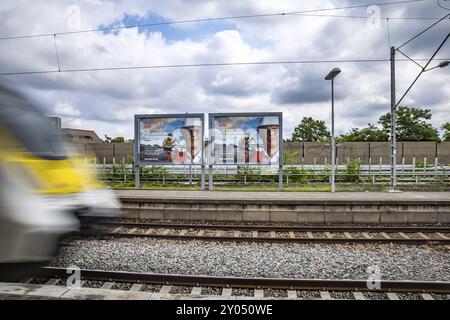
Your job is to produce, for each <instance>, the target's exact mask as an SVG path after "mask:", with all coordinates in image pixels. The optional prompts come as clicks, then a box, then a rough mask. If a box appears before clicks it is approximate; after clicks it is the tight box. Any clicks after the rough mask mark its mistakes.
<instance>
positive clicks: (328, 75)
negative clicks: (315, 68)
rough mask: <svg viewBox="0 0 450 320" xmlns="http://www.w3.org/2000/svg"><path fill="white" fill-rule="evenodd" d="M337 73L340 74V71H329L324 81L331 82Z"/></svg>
mask: <svg viewBox="0 0 450 320" xmlns="http://www.w3.org/2000/svg"><path fill="white" fill-rule="evenodd" d="M339 73H341V69H339V68H334V69H333V70H331V71H330V73H328V74H327V76H326V77H325V80H333V79H334V78H335V77H336V76H337V75H338V74H339Z"/></svg>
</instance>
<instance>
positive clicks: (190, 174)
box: [189, 164, 192, 186]
mask: <svg viewBox="0 0 450 320" xmlns="http://www.w3.org/2000/svg"><path fill="white" fill-rule="evenodd" d="M189 185H190V186H192V165H191V164H190V165H189Z"/></svg>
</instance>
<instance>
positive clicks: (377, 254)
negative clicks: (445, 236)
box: [51, 238, 450, 281]
mask: <svg viewBox="0 0 450 320" xmlns="http://www.w3.org/2000/svg"><path fill="white" fill-rule="evenodd" d="M449 262H450V252H449V251H448V250H447V249H445V248H444V247H436V248H433V249H431V250H430V249H429V248H425V247H421V246H407V247H406V246H398V245H391V246H389V245H384V246H383V247H382V248H380V247H379V246H377V245H365V246H364V247H361V246H357V245H342V246H341V247H339V248H338V247H336V246H333V245H321V246H320V247H318V248H316V247H314V246H309V245H301V246H299V247H293V246H289V245H287V246H277V247H273V246H272V245H270V244H267V243H258V244H257V245H256V246H250V245H249V244H248V243H247V244H245V243H237V244H234V243H223V244H219V243H217V242H215V243H214V244H213V243H209V242H203V241H170V242H169V241H165V240H154V239H142V238H115V239H82V240H74V241H72V246H68V247H64V248H62V249H61V251H60V254H59V255H58V256H57V257H56V258H55V259H54V260H53V261H52V262H51V265H52V266H58V267H67V266H70V265H76V266H78V267H80V268H82V269H101V270H115V271H134V272H149V273H164V274H186V275H213V276H236V277H273V278H309V279H368V277H369V274H368V273H367V268H368V267H369V266H374V265H376V266H378V267H379V268H380V278H381V279H386V280H424V281H425V280H428V281H437V280H440V281H450V263H449Z"/></svg>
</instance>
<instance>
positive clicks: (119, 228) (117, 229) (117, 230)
mask: <svg viewBox="0 0 450 320" xmlns="http://www.w3.org/2000/svg"><path fill="white" fill-rule="evenodd" d="M121 230H122V227H117V228H115V229H114V230H113V233H119V231H121Z"/></svg>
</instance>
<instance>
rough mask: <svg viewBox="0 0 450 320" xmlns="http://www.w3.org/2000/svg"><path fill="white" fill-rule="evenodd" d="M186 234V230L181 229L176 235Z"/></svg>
mask: <svg viewBox="0 0 450 320" xmlns="http://www.w3.org/2000/svg"><path fill="white" fill-rule="evenodd" d="M186 233H187V229H183V230H181V231H180V233H179V234H178V235H180V236H184V235H185V234H186Z"/></svg>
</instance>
